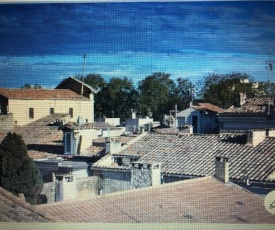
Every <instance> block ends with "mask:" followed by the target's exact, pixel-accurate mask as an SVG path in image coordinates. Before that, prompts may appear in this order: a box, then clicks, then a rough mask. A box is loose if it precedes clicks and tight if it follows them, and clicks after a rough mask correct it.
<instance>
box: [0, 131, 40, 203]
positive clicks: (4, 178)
mask: <svg viewBox="0 0 275 230" xmlns="http://www.w3.org/2000/svg"><path fill="white" fill-rule="evenodd" d="M0 159H1V161H0V164H1V165H0V166H1V168H0V169H1V171H0V185H1V186H2V187H3V188H5V189H6V190H8V191H10V192H12V193H13V194H15V195H18V194H19V193H23V194H24V195H25V198H26V201H27V202H29V203H31V204H36V203H37V199H38V196H39V194H40V192H41V190H42V188H43V181H42V177H41V175H40V171H39V169H38V168H37V167H36V165H35V163H34V162H33V160H32V159H31V158H29V156H28V149H27V147H26V144H25V143H24V141H23V139H22V138H21V136H19V135H17V134H16V133H8V134H7V135H6V137H5V138H4V140H3V141H2V143H1V145H0Z"/></svg>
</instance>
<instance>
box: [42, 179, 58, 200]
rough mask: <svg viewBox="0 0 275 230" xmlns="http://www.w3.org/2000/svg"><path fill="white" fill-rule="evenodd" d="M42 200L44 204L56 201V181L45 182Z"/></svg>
mask: <svg viewBox="0 0 275 230" xmlns="http://www.w3.org/2000/svg"><path fill="white" fill-rule="evenodd" d="M40 200H41V203H42V204H46V203H53V202H55V182H49V183H44V184H43V189H42V191H41V196H40Z"/></svg>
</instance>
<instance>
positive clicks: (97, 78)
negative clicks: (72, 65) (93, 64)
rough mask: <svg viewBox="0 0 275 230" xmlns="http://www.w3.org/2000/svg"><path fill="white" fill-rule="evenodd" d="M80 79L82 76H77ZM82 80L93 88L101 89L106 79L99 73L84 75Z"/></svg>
mask: <svg viewBox="0 0 275 230" xmlns="http://www.w3.org/2000/svg"><path fill="white" fill-rule="evenodd" d="M79 80H81V81H82V78H79ZM84 82H85V83H86V84H88V85H90V86H92V87H93V88H95V89H101V88H103V87H104V86H105V85H106V81H105V80H104V78H103V77H102V76H101V75H99V74H93V73H92V74H88V75H87V76H86V77H84Z"/></svg>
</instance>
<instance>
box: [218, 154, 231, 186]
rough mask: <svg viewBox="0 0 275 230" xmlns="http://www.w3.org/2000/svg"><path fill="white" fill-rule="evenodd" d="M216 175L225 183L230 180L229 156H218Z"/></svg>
mask: <svg viewBox="0 0 275 230" xmlns="http://www.w3.org/2000/svg"><path fill="white" fill-rule="evenodd" d="M215 177H216V178H217V179H219V180H220V181H222V182H223V183H228V182H229V161H228V157H224V156H216V160H215Z"/></svg>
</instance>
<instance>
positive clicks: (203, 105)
mask: <svg viewBox="0 0 275 230" xmlns="http://www.w3.org/2000/svg"><path fill="white" fill-rule="evenodd" d="M192 108H193V109H196V110H209V111H213V112H216V113H222V112H223V111H224V110H223V109H222V108H220V107H218V106H216V105H213V104H210V103H198V105H193V106H192Z"/></svg>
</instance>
